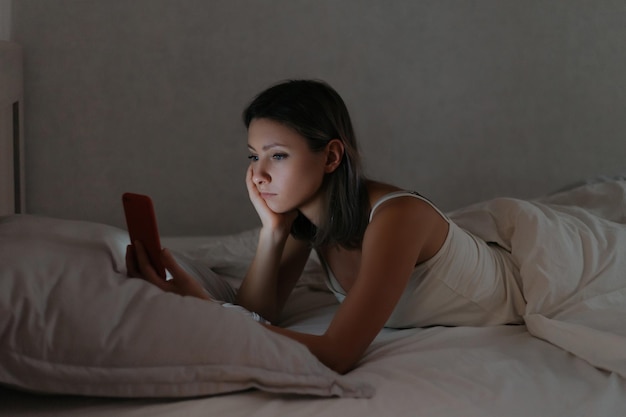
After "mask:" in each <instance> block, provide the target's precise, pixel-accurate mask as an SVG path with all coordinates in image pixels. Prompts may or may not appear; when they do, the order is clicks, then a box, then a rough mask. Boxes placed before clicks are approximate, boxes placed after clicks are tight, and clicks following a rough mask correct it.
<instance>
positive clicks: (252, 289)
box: [237, 229, 287, 322]
mask: <svg viewBox="0 0 626 417" xmlns="http://www.w3.org/2000/svg"><path fill="white" fill-rule="evenodd" d="M286 240H287V235H286V234H284V233H279V232H275V231H272V230H266V229H261V231H260V233H259V243H258V245H257V250H256V254H255V256H254V259H253V260H252V263H251V264H250V267H249V268H248V272H247V273H246V277H245V279H244V280H243V282H242V284H241V286H240V288H239V290H238V292H237V304H240V305H242V306H243V307H245V308H247V309H248V310H250V311H255V312H257V313H258V314H260V315H261V316H263V317H264V318H266V319H267V320H269V321H272V322H274V321H276V318H277V315H278V279H279V268H280V260H281V257H282V254H283V250H284V248H285V243H286Z"/></svg>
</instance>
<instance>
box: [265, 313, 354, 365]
mask: <svg viewBox="0 0 626 417" xmlns="http://www.w3.org/2000/svg"><path fill="white" fill-rule="evenodd" d="M265 326H266V327H267V328H268V329H270V330H272V331H274V332H276V333H278V334H281V335H283V336H287V337H289V338H290V339H293V340H296V341H297V342H300V343H302V344H303V345H305V346H306V347H307V348H308V349H309V351H310V352H311V353H312V354H313V355H314V356H315V357H316V358H317V359H318V360H319V361H320V362H322V363H323V364H324V365H326V366H327V367H329V368H330V369H332V370H334V371H335V372H338V373H340V374H345V373H346V372H348V371H350V370H352V369H353V368H354V366H355V365H356V363H357V362H358V361H359V359H360V358H361V355H362V352H357V351H355V350H353V349H350V348H349V347H348V346H346V344H342V343H341V341H340V340H333V339H332V338H331V337H330V336H329V334H328V333H325V334H323V335H314V334H307V333H300V332H296V331H293V330H289V329H284V328H281V327H276V326H272V325H265Z"/></svg>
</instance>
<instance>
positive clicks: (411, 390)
mask: <svg viewBox="0 0 626 417" xmlns="http://www.w3.org/2000/svg"><path fill="white" fill-rule="evenodd" d="M513 201H514V200H511V199H500V200H494V201H490V202H485V203H481V204H478V205H474V206H471V207H467V208H464V209H461V210H458V211H455V212H452V213H450V214H449V215H450V216H451V217H452V218H453V219H455V221H457V222H459V223H461V224H465V225H466V226H467V227H472V225H475V226H476V225H479V226H480V227H481V228H484V227H485V221H487V222H489V221H491V220H489V219H493V218H494V216H495V217H496V218H500V219H501V218H503V217H506V216H503V215H499V214H498V213H497V211H498V208H497V207H494V205H495V206H502V205H504V207H505V208H506V209H505V210H504V211H505V212H506V213H511V212H512V208H511V207H510V204H512V202H513ZM533 204H539V205H541V206H542V207H543V206H544V205H545V206H546V207H553V208H556V209H558V210H561V209H563V210H569V209H570V207H569V204H576V205H577V206H583V207H586V209H587V210H590V211H592V212H594V213H596V214H600V215H602V216H603V217H606V218H610V219H612V221H611V223H612V224H615V225H617V224H618V223H619V222H621V223H624V222H625V220H626V212H625V211H624V207H626V181H624V180H623V179H621V180H607V181H593V182H590V183H588V184H585V185H582V186H579V187H576V188H574V189H571V190H568V191H565V192H561V193H557V194H555V195H552V196H550V197H544V198H543V199H539V200H536V202H534V203H533ZM576 210H577V209H576ZM485 213H488V215H487V216H485V215H484V214H485ZM514 217H519V215H516V216H514ZM620 227H622V228H623V226H620ZM494 230H497V231H499V233H501V234H504V233H505V232H507V231H508V230H509V229H507V228H506V227H505V228H499V229H493V230H492V231H494ZM256 233H257V230H255V229H251V230H247V231H244V232H242V233H237V234H232V235H224V236H207V237H171V238H164V245H165V246H167V247H170V248H171V249H173V250H174V251H175V252H176V254H177V256H178V257H179V259H180V260H181V262H182V263H183V265H185V266H186V267H187V268H190V270H192V271H194V273H195V274H196V276H197V277H198V279H199V280H202V279H204V278H205V277H207V276H209V275H210V274H214V273H215V274H219V275H220V276H222V277H224V278H225V279H227V280H229V281H230V282H231V283H232V284H233V285H235V286H236V285H237V282H238V281H240V280H241V278H242V276H243V274H244V273H245V269H246V266H247V263H248V262H249V260H250V258H251V257H252V255H253V251H254V245H255V242H256ZM0 242H1V246H0V247H1V248H2V249H1V250H0V258H1V259H0V260H1V262H2V265H3V266H2V274H1V276H0V279H1V280H2V290H3V291H2V295H0V300H1V301H0V308H1V309H2V310H3V317H4V318H3V321H2V328H1V329H0V330H1V333H0V340H1V341H2V348H1V351H0V357H1V358H2V366H1V367H0V380H1V381H2V382H3V388H2V391H1V393H2V397H3V401H2V403H1V405H0V412H2V415H21V416H35V415H59V416H61V415H63V416H73V415H89V416H97V415H105V414H106V415H111V414H115V415H120V416H124V415H129V416H130V415H133V416H139V415H146V416H148V415H150V416H155V415H189V416H195V415H198V416H200V415H207V414H210V415H225V416H238V415H303V416H304V415H329V416H330V415H333V416H334V415H339V414H341V415H346V416H353V415H354V416H357V415H358V416H363V415H424V416H442V415H446V416H449V415H464V416H472V415H475V416H487V415H493V416H496V415H498V416H500V415H581V416H583V415H606V416H609V415H619V413H621V412H623V410H624V409H625V408H624V407H625V406H626V395H625V394H626V378H625V375H626V366H625V362H626V360H625V359H626V355H625V354H624V352H625V351H626V350H624V349H623V348H624V340H626V339H625V338H624V335H623V334H621V333H620V331H619V329H617V330H618V331H617V332H615V333H611V334H604V335H602V334H599V333H597V334H596V333H594V334H590V335H585V334H584V333H578V334H577V337H579V338H582V339H585V342H584V344H579V345H578V346H567V345H566V346H564V347H563V346H559V345H558V344H559V343H560V339H559V338H558V336H559V334H558V328H552V327H545V328H544V331H546V329H547V331H548V332H554V333H555V334H556V336H557V337H556V339H555V340H551V339H550V337H551V335H550V334H546V335H543V336H542V337H537V335H536V334H535V335H533V334H531V332H530V331H529V328H528V326H526V325H510V326H492V327H482V328H474V327H445V326H434V327H429V328H418V329H404V330H393V329H384V330H383V331H382V332H381V333H380V335H379V336H378V337H377V338H376V339H375V341H374V343H373V344H372V345H371V346H370V348H369V349H368V350H367V353H366V355H365V356H364V358H363V359H362V361H361V362H360V363H359V365H358V367H357V368H356V369H354V370H353V371H351V372H349V373H347V374H346V375H338V374H335V373H333V372H332V371H330V370H328V369H325V368H324V367H323V365H321V364H320V363H318V362H317V360H316V359H315V358H314V357H313V356H312V355H311V354H310V353H308V351H306V349H304V348H302V347H301V346H300V345H298V344H297V343H296V342H293V341H291V340H289V339H287V338H283V337H282V336H278V335H275V334H274V333H272V332H269V331H267V330H266V329H263V328H262V327H261V326H259V325H258V324H257V323H256V322H254V321H253V320H252V319H250V318H249V317H247V316H245V315H243V314H241V313H240V312H238V311H235V310H232V309H226V308H223V307H220V306H219V305H217V304H215V303H206V302H203V301H200V300H196V299H191V298H185V297H178V296H175V295H172V294H165V293H162V292H160V291H159V290H157V289H156V288H154V287H152V286H151V285H150V284H148V283H145V282H143V281H141V280H136V279H128V278H126V276H125V270H124V261H123V253H124V248H125V245H126V244H127V243H128V238H127V235H126V232H125V231H124V230H123V229H120V228H116V227H113V226H109V225H104V224H98V223H92V222H85V221H73V220H62V219H55V218H50V217H42V216H33V215H24V214H21V215H19V214H18V215H9V216H4V217H3V218H2V219H1V220H0ZM622 243H623V242H622ZM557 264H558V263H557ZM540 269H541V268H540ZM322 273H323V272H322V269H321V267H320V264H319V262H318V261H317V259H315V257H314V256H312V258H311V259H310V260H309V262H308V264H307V267H306V270H305V274H304V276H303V278H302V280H301V282H300V284H299V285H298V287H297V288H296V290H295V292H294V294H293V296H292V297H291V299H290V301H289V304H288V306H287V308H286V311H285V312H284V314H283V316H282V318H281V323H280V325H282V326H285V327H289V328H293V329H297V330H301V331H305V332H312V333H318V332H323V331H324V329H325V328H326V326H327V325H328V323H329V321H330V319H331V318H332V315H333V312H334V311H335V309H336V308H337V302H336V301H335V299H334V297H333V296H332V295H331V294H330V293H328V292H327V291H325V289H324V286H323V282H322V275H321V274H322ZM620 279H621V282H623V274H622V276H621V278H620ZM618 287H619V285H618ZM623 291H624V285H622V286H621V287H619V288H616V289H615V291H613V292H612V293H611V296H612V297H613V298H615V297H619V296H620V295H623ZM593 300H597V297H596V298H594V299H593ZM623 301H624V299H620V300H618V302H620V303H622V304H623ZM542 302H543V301H542ZM531 304H532V302H531V301H530V300H529V305H531ZM592 309H593V306H592ZM564 310H567V308H565V309H564ZM594 311H595V312H599V314H600V315H602V314H604V315H605V314H606V311H602V309H599V310H594ZM619 314H622V315H621V316H620V315H619ZM604 317H606V316H604ZM579 318H580V317H578V318H576V317H575V319H576V320H578V319H579ZM617 318H618V322H617V326H618V327H621V328H622V333H623V325H622V323H624V322H623V311H622V312H621V313H620V312H619V311H618V315H617ZM578 323H579V324H580V323H581V322H580V320H578ZM533 326H535V327H536V326H537V323H533ZM540 330H541V328H540ZM533 333H536V331H534V332H533ZM546 339H547V340H550V342H548V341H546ZM581 347H582V348H585V349H588V350H590V351H591V356H587V357H585V354H584V352H583V353H582V354H581V353H580V352H578V351H576V349H577V348H581ZM572 351H573V352H574V354H573V353H570V352H572ZM597 361H599V362H597ZM614 365H615V366H614ZM613 366H614V367H613ZM611 367H613V369H611Z"/></svg>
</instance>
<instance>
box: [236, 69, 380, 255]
mask: <svg viewBox="0 0 626 417" xmlns="http://www.w3.org/2000/svg"><path fill="white" fill-rule="evenodd" d="M262 118H266V119H271V120H274V121H277V122H279V123H282V124H284V125H286V126H289V127H290V128H292V129H294V130H295V131H297V132H298V133H299V134H300V135H301V136H303V137H304V138H305V139H306V140H307V143H308V146H309V148H310V149H311V150H312V151H313V152H320V151H321V150H323V149H324V148H325V147H326V145H327V144H328V142H330V141H331V140H332V139H339V140H341V142H342V143H343V146H344V155H343V158H342V160H341V163H340V164H339V167H337V169H336V170H334V171H333V172H332V173H329V174H326V177H325V179H324V184H323V185H322V187H323V188H324V190H325V200H326V204H325V207H326V210H325V212H324V213H323V214H322V217H321V219H322V220H321V224H320V226H319V228H318V227H315V225H313V224H312V223H311V222H310V221H309V220H308V219H307V218H306V217H304V216H303V215H302V214H301V213H300V214H299V215H298V217H297V218H296V220H295V221H294V223H293V226H292V230H291V233H292V234H293V235H294V237H296V238H300V239H307V240H309V241H310V242H311V244H312V245H313V246H314V247H319V246H322V245H327V244H339V245H341V246H344V247H346V248H357V247H360V245H361V243H362V241H363V234H364V232H365V228H366V227H367V222H368V218H367V213H368V211H369V203H368V197H367V190H366V188H365V180H366V179H365V176H364V174H363V172H362V167H361V156H360V154H359V150H358V145H357V141H356V137H355V135H354V129H353V128H352V122H351V121H350V115H349V113H348V109H347V108H346V105H345V103H344V101H343V99H342V98H341V96H339V94H337V92H336V91H335V90H334V89H333V88H332V87H330V86H329V85H328V84H326V83H325V82H322V81H315V80H290V81H285V82H282V83H279V84H276V85H274V86H272V87H270V88H268V89H267V90H265V91H263V92H261V93H260V94H259V95H258V96H256V97H255V98H254V100H253V101H252V102H251V103H250V104H249V105H248V107H246V109H245V110H244V112H243V121H244V124H245V125H246V128H248V127H250V123H251V122H252V120H253V119H262Z"/></svg>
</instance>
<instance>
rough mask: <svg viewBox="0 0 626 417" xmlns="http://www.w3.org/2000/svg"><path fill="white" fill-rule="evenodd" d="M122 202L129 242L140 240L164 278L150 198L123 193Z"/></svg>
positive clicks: (158, 272) (158, 239)
mask: <svg viewBox="0 0 626 417" xmlns="http://www.w3.org/2000/svg"><path fill="white" fill-rule="evenodd" d="M122 203H123V205H124V214H125V216H126V226H127V227H128V234H129V235H130V241H131V243H132V242H135V241H137V240H138V241H139V242H141V244H142V245H143V247H144V248H145V249H146V252H147V253H148V259H149V260H150V263H151V264H152V266H153V267H154V269H155V270H156V272H157V274H158V275H159V276H160V277H161V278H163V279H166V274H165V267H164V266H163V263H162V262H161V240H160V238H159V229H158V227H157V221H156V214H155V212H154V206H153V204H152V199H151V198H150V197H148V196H147V195H142V194H134V193H124V194H123V195H122Z"/></svg>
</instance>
